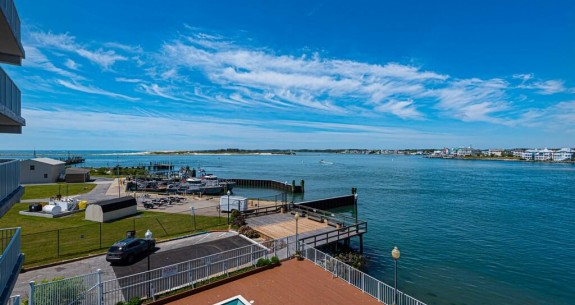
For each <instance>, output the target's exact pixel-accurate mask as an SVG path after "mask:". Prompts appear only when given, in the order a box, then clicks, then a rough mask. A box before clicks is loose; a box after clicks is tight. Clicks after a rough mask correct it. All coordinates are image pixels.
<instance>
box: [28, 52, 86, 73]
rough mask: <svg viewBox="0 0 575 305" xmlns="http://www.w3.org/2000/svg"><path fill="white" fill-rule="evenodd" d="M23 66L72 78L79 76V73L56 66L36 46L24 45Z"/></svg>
mask: <svg viewBox="0 0 575 305" xmlns="http://www.w3.org/2000/svg"><path fill="white" fill-rule="evenodd" d="M23 66H24V67H35V68H40V69H43V70H46V71H49V72H53V73H56V74H58V75H60V76H64V77H69V78H73V79H79V78H81V77H80V76H79V75H77V74H75V73H73V72H70V71H68V70H65V69H62V68H59V67H56V65H54V64H53V63H52V62H51V61H50V60H48V57H46V55H44V54H43V53H42V52H41V51H40V50H39V49H38V48H35V47H26V60H24V64H23Z"/></svg>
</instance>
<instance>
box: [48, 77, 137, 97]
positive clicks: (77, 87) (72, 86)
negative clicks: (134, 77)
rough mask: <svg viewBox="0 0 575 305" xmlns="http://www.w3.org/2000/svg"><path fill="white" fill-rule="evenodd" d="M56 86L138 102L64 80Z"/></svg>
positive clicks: (121, 95) (120, 95)
mask: <svg viewBox="0 0 575 305" xmlns="http://www.w3.org/2000/svg"><path fill="white" fill-rule="evenodd" d="M57 82H58V84H60V85H62V86H64V87H66V88H68V89H71V90H76V91H80V92H84V93H90V94H97V95H104V96H109V97H113V98H119V99H124V100H128V101H137V100H139V98H134V97H130V96H126V95H123V94H118V93H114V92H110V91H106V90H103V89H100V88H97V87H94V86H84V85H80V84H78V83H76V82H68V81H65V80H61V79H60V80H58V81H57Z"/></svg>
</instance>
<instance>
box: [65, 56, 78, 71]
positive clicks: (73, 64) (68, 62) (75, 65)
mask: <svg viewBox="0 0 575 305" xmlns="http://www.w3.org/2000/svg"><path fill="white" fill-rule="evenodd" d="M64 65H65V66H66V67H68V69H72V70H78V69H79V68H80V65H79V64H78V63H76V62H75V61H73V60H71V59H66V62H65V63H64Z"/></svg>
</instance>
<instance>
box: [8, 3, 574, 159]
mask: <svg viewBox="0 0 575 305" xmlns="http://www.w3.org/2000/svg"><path fill="white" fill-rule="evenodd" d="M15 2H16V5H17V7H18V10H19V13H20V18H21V20H22V32H23V34H22V41H23V44H24V47H25V50H26V59H25V60H24V62H23V65H22V67H14V66H7V65H3V67H4V68H5V69H6V70H8V73H9V74H10V76H11V77H12V79H13V80H14V81H15V83H16V84H17V85H18V86H19V88H20V89H21V90H22V106H23V117H24V118H25V119H26V120H27V126H26V127H25V128H24V130H23V134H22V135H1V136H0V139H1V140H2V142H3V143H10V144H9V145H4V144H2V146H1V148H2V149H33V148H34V147H35V148H36V149H133V150H188V149H189V150H194V149H219V148H232V147H233V148H245V149H250V148H256V149H265V148H285V149H299V148H371V149H380V148H381V149H383V148H426V147H444V146H447V147H452V146H468V145H473V147H478V148H494V147H508V148H512V147H575V73H574V72H575V55H574V54H575V2H574V1H321V2H320V1H165V2H160V1H39V0H31V1H18V0H16V1H15Z"/></svg>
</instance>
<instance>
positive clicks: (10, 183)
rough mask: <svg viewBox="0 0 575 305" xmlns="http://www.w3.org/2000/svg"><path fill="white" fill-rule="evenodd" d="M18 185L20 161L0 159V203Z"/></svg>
mask: <svg viewBox="0 0 575 305" xmlns="http://www.w3.org/2000/svg"><path fill="white" fill-rule="evenodd" d="M0 93H1V92H0ZM19 186H20V161H18V160H6V159H0V203H1V202H2V200H3V199H4V198H6V197H8V195H10V194H12V193H13V192H14V191H15V190H17V189H18V187H19Z"/></svg>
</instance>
